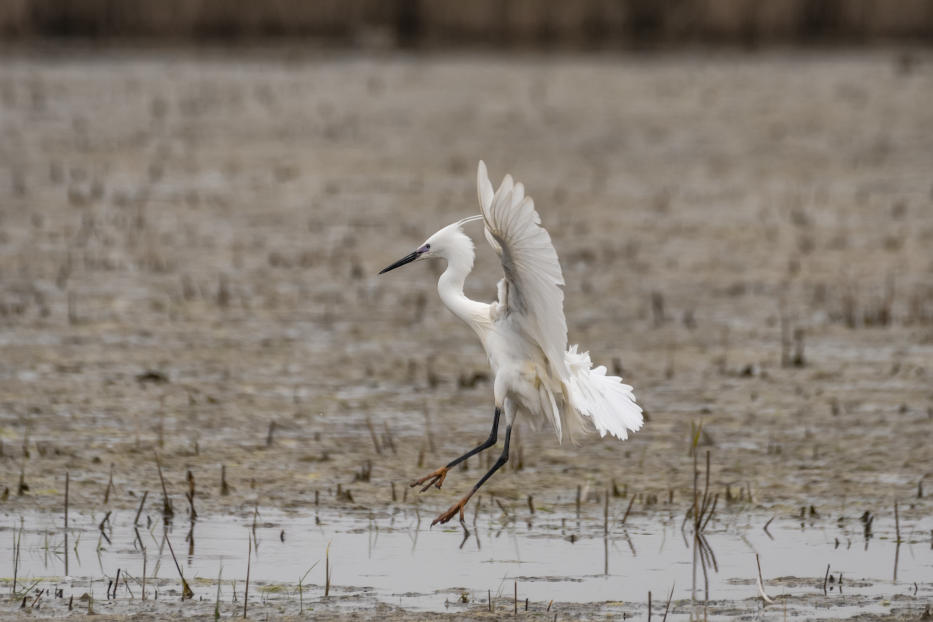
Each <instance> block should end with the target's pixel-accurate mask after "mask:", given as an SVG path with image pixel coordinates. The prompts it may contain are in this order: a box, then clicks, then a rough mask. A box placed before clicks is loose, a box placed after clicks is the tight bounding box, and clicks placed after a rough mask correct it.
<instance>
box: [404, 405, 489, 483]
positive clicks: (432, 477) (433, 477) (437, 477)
mask: <svg viewBox="0 0 933 622" xmlns="http://www.w3.org/2000/svg"><path fill="white" fill-rule="evenodd" d="M500 414H501V411H500V410H499V409H498V408H496V414H495V415H493V419H492V430H490V432H489V438H487V439H486V440H485V441H483V442H482V443H480V444H479V445H477V446H476V447H474V448H473V449H471V450H470V451H468V452H466V453H465V454H463V455H462V456H460V457H459V458H457V459H455V460H451V461H450V462H448V463H447V465H446V466H442V467H441V468H439V469H438V470H436V471H434V472H432V473H429V474H428V475H425V476H424V477H422V478H421V479H416V480H413V481H412V482H411V484H409V485H410V486H411V487H412V488H414V487H415V486H422V484H423V487H422V488H421V492H424V491H425V490H427V489H428V488H430V487H431V485H432V484H433V485H434V487H435V488H440V487H441V484H443V483H444V478H445V477H447V471H448V470H449V469H452V468H453V467H455V466H457V465H458V464H460V463H461V462H463V461H464V460H466V459H467V458H469V457H470V456H473V455H476V454H478V453H479V452H481V451H483V450H484V449H488V448H490V447H492V446H493V445H495V444H496V442H497V441H498V440H499V415H500ZM425 482H427V483H425Z"/></svg>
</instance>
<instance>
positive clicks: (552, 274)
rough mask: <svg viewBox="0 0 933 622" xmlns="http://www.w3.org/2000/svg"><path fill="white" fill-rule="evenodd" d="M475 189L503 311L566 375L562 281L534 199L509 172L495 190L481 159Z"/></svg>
mask: <svg viewBox="0 0 933 622" xmlns="http://www.w3.org/2000/svg"><path fill="white" fill-rule="evenodd" d="M477 193H478V195H479V203H480V210H481V211H482V215H483V220H484V222H485V224H486V229H485V235H486V239H487V240H488V241H489V244H490V245H491V246H492V247H493V249H495V251H496V253H498V255H499V259H500V260H501V262H502V269H503V271H504V272H505V280H506V287H507V291H508V298H507V300H500V303H501V304H507V308H506V312H507V313H508V314H509V315H511V316H512V317H513V320H514V321H515V322H517V324H518V325H519V326H520V328H521V329H522V330H523V331H524V332H525V333H527V335H528V336H529V337H530V338H531V339H533V340H534V341H535V342H537V344H538V346H539V347H540V348H541V350H542V351H543V352H544V354H545V356H546V357H547V359H548V363H549V365H550V368H551V373H552V375H553V376H554V377H555V378H558V379H560V380H564V379H566V378H567V367H566V362H565V353H566V351H567V321H566V319H565V318H564V292H563V290H562V289H561V286H563V284H564V277H563V273H562V272H561V268H560V261H558V259H557V251H556V250H554V245H553V244H552V243H551V236H550V235H549V234H548V232H547V230H546V229H544V227H542V226H541V217H540V216H539V215H538V212H537V211H535V206H534V201H533V200H532V199H531V197H526V196H525V188H524V186H523V185H522V184H521V183H514V182H513V181H512V177H511V176H510V175H506V176H505V179H503V180H502V184H501V185H500V186H499V189H498V190H496V191H493V186H492V183H491V182H490V181H489V176H488V174H487V172H486V165H485V164H484V163H483V162H482V161H480V163H479V168H478V170H477Z"/></svg>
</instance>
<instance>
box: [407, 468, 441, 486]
mask: <svg viewBox="0 0 933 622" xmlns="http://www.w3.org/2000/svg"><path fill="white" fill-rule="evenodd" d="M446 477H447V467H445V466H444V467H441V468H439V469H438V470H436V471H434V472H433V473H429V474H428V475H425V476H424V477H422V478H421V479H416V480H412V481H411V483H410V484H409V486H410V487H412V488H415V487H416V486H421V485H422V484H424V486H422V488H421V492H424V491H425V490H427V489H428V488H430V487H431V486H432V485H433V486H434V487H435V488H440V487H441V484H443V483H444V478H446ZM425 482H427V483H425Z"/></svg>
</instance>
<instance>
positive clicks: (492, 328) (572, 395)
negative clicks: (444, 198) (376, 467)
mask: <svg viewBox="0 0 933 622" xmlns="http://www.w3.org/2000/svg"><path fill="white" fill-rule="evenodd" d="M477 191H478V194H479V203H480V210H481V215H479V216H472V217H470V218H466V219H464V220H461V221H459V222H456V223H453V224H451V225H448V226H446V227H444V228H443V229H441V230H440V231H438V232H437V233H435V234H434V235H432V236H431V237H429V238H428V239H427V240H426V241H425V243H424V244H423V245H422V246H421V247H419V248H418V249H417V250H416V251H415V252H413V253H410V254H409V255H408V256H406V257H405V258H403V259H401V260H399V261H398V262H396V263H394V264H392V265H391V266H389V267H387V268H385V269H384V270H383V271H382V272H388V271H389V270H392V269H394V268H397V267H400V266H402V265H404V264H406V263H410V262H412V261H416V260H419V259H426V258H431V257H440V258H443V259H445V260H446V261H447V269H446V270H445V271H444V272H443V273H442V274H441V276H440V278H439V279H438V282H437V291H438V294H439V295H440V298H441V300H442V301H443V303H444V304H445V305H446V306H447V308H448V309H450V310H451V311H452V312H453V313H454V315H456V316H457V317H459V318H460V319H461V320H463V321H464V322H465V323H466V324H467V325H469V326H470V327H471V328H472V329H473V331H474V332H475V333H476V334H477V336H478V337H479V339H480V341H481V342H482V344H483V348H484V349H485V351H486V356H487V358H488V360H489V366H490V368H491V370H492V374H493V379H494V380H493V397H494V399H495V405H496V413H495V419H494V422H493V430H492V434H490V438H489V440H487V441H486V443H484V444H482V445H480V446H479V447H477V448H476V449H474V450H473V451H471V452H468V453H467V454H466V455H464V456H462V457H461V458H458V459H457V460H454V461H453V462H451V463H450V464H448V465H447V466H445V467H442V468H440V469H438V470H437V471H435V472H433V473H431V474H430V475H428V476H427V477H424V478H422V479H420V480H417V481H416V482H414V483H413V485H418V484H424V483H425V482H427V485H426V486H424V488H423V489H424V490H426V489H427V488H428V487H429V486H431V485H432V484H434V485H435V486H437V487H438V488H440V485H441V483H442V482H443V480H444V477H446V474H447V470H448V469H449V468H450V467H451V466H453V465H455V464H457V463H458V462H460V461H462V460H464V459H466V458H467V457H469V456H471V455H473V454H475V453H477V452H478V451H482V450H483V449H486V448H487V447H490V446H492V445H493V444H495V442H496V438H497V437H498V423H499V417H500V414H501V413H504V414H505V419H506V426H507V427H506V444H505V448H504V451H503V455H502V456H501V457H500V459H499V461H497V462H496V465H495V466H494V467H493V469H492V470H490V472H489V473H487V474H486V476H485V477H483V479H481V480H480V481H479V483H477V485H476V486H475V487H474V489H473V491H471V492H470V493H469V494H468V495H467V496H465V497H464V498H463V499H461V501H460V502H459V503H457V504H455V505H454V506H453V507H451V509H450V510H448V512H446V513H444V514H442V515H441V516H439V517H438V519H437V520H435V522H447V521H448V520H450V518H452V517H453V516H454V514H456V512H457V510H459V511H460V513H461V519H462V512H463V505H464V504H465V503H466V502H467V501H468V500H469V498H470V496H471V495H472V494H473V492H475V491H476V490H477V489H478V488H479V486H481V485H482V484H483V482H485V481H486V479H488V477H489V476H491V475H492V473H493V472H495V470H496V469H498V468H499V466H501V464H503V463H504V460H505V458H507V456H508V442H509V438H510V434H511V429H512V424H513V422H514V421H515V419H516V417H518V416H526V417H540V418H544V419H545V420H547V421H548V422H550V423H551V425H552V426H553V427H554V430H555V432H556V434H557V437H558V440H560V439H561V438H562V437H563V433H564V431H565V430H566V431H567V432H569V434H570V436H572V437H574V436H576V435H577V433H579V432H581V431H583V430H586V429H587V428H589V427H590V426H592V427H595V428H596V430H597V431H599V433H600V435H601V436H605V435H606V434H607V433H609V434H612V435H614V436H616V437H618V438H619V439H622V440H624V439H626V438H627V436H628V432H629V431H637V430H638V429H639V428H641V426H642V423H643V418H642V414H641V408H640V407H639V406H638V405H637V404H636V403H635V397H634V395H633V394H632V388H631V387H630V386H628V385H625V384H622V381H621V378H618V377H615V376H607V375H606V368H605V367H595V368H594V367H593V366H592V363H591V362H590V358H589V354H588V353H579V352H578V351H577V346H572V347H570V348H568V347H567V324H566V320H565V318H564V311H563V300H564V295H563V290H562V289H561V286H563V284H564V279H563V275H562V272H561V269H560V263H559V261H558V259H557V252H556V251H555V250H554V247H553V245H552V244H551V239H550V236H549V235H548V233H547V231H546V230H545V229H544V228H543V227H541V226H540V217H539V216H538V213H537V212H536V211H535V209H534V203H533V202H532V200H531V198H530V197H526V196H525V194H524V187H523V186H522V185H521V184H514V183H513V182H512V179H511V177H510V176H506V177H505V179H504V180H503V182H502V184H501V185H500V187H499V189H498V190H497V191H495V192H493V188H492V184H491V183H490V181H489V178H488V176H487V173H486V166H485V164H483V163H482V162H480V164H479V168H478V171H477ZM478 220H482V221H483V222H484V224H485V234H486V239H487V240H488V241H489V243H490V245H491V246H492V247H493V248H494V249H495V250H496V252H497V253H498V254H499V257H500V259H501V260H502V267H503V270H504V272H505V278H504V279H502V280H501V281H499V285H498V300H497V301H496V302H492V303H483V302H478V301H475V300H471V299H470V298H468V297H467V296H466V295H465V294H464V293H463V286H464V283H465V281H466V277H467V275H468V274H469V273H470V271H471V270H472V269H473V260H474V246H473V241H472V240H471V239H470V238H469V237H468V236H467V235H466V234H465V233H463V231H462V227H463V225H465V224H467V223H469V222H472V221H478Z"/></svg>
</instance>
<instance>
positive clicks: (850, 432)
mask: <svg viewBox="0 0 933 622" xmlns="http://www.w3.org/2000/svg"><path fill="white" fill-rule="evenodd" d="M930 101H933V55H930V54H929V53H927V52H903V51H901V50H893V49H879V50H873V51H870V52H864V51H862V52H841V51H834V52H808V53H793V52H767V53H760V54H754V55H744V54H739V53H725V52H724V53H703V54H687V53H678V54H658V55H646V56H616V55H607V56H574V55H560V54H555V55H527V56H525V55H519V56H498V55H482V54H480V55H441V54H437V55H427V56H409V55H403V54H397V55H387V56H385V57H373V56H359V55H356V54H352V53H338V52H297V51H294V50H267V51H261V52H250V53H245V52H242V51H229V50H203V49H199V50H182V51H179V50H139V49H133V50H106V51H92V50H88V49H83V48H82V49H65V50H54V51H49V50H43V51H36V50H22V49H7V50H5V51H4V52H3V58H2V62H0V130H2V135H3V137H4V138H3V140H2V141H0V348H2V350H0V352H2V356H0V438H2V457H0V487H2V488H3V501H2V504H0V510H2V512H4V513H5V514H7V515H10V516H15V515H16V514H17V513H18V512H25V511H32V510H39V511H44V512H61V511H62V510H63V496H64V482H65V474H66V472H67V473H69V476H70V505H71V507H72V508H74V509H76V510H94V509H100V508H104V507H106V508H108V509H114V510H121V511H122V510H133V509H134V508H136V507H137V506H138V504H139V501H140V496H141V495H142V494H143V493H144V492H145V491H148V495H149V496H148V503H149V505H148V511H149V512H151V513H153V514H154V515H157V514H158V509H159V508H160V507H161V503H162V502H161V496H162V494H161V488H160V483H159V476H158V472H157V469H156V454H158V456H159V458H160V460H161V462H162V465H163V471H164V476H165V485H166V487H167V490H168V492H169V494H170V496H171V497H172V499H173V502H174V506H175V510H176V512H177V513H178V515H183V514H184V512H185V511H186V509H185V508H186V506H187V501H185V499H184V492H185V491H186V490H187V489H188V483H187V482H186V473H187V472H188V471H190V472H191V473H192V475H193V478H194V481H195V484H196V497H195V504H196V508H197V511H198V512H200V513H202V514H234V513H238V514H242V515H248V514H249V513H250V512H251V511H252V508H254V506H256V505H257V504H258V505H259V506H261V507H265V508H275V509H277V510H284V511H290V512H296V513H306V512H310V511H311V510H312V508H314V507H315V504H318V507H325V508H329V509H333V508H345V509H347V510H351V509H354V510H358V509H362V508H365V509H371V510H375V511H382V510H386V509H387V508H389V507H395V506H399V505H411V504H412V503H415V502H417V503H419V504H420V507H421V509H420V511H421V512H424V513H425V514H433V513H436V512H439V511H441V510H443V509H445V508H446V507H447V505H449V504H450V503H451V502H453V501H454V500H455V499H456V498H457V495H458V494H459V493H460V492H461V491H463V490H464V489H466V488H467V487H468V486H469V485H471V484H472V482H473V481H474V480H475V479H476V478H478V477H479V475H480V467H481V466H483V465H485V464H486V462H484V461H476V460H471V461H470V462H469V466H468V469H467V470H466V471H465V472H461V471H458V472H456V473H452V474H451V476H450V477H448V479H447V482H446V484H445V486H444V489H443V491H432V492H430V493H425V494H424V495H421V496H420V498H418V500H417V501H415V495H413V494H410V493H406V492H403V491H404V489H405V483H406V482H407V481H408V480H409V479H411V478H413V477H416V476H420V475H423V474H425V473H426V472H427V471H429V470H432V469H433V468H435V467H436V466H438V465H439V464H441V463H443V462H446V461H447V460H449V459H450V458H451V457H453V456H455V455H458V454H459V453H461V452H462V451H463V450H465V449H466V448H468V447H469V446H471V445H472V444H474V443H475V442H478V441H479V440H481V439H482V438H484V437H485V435H486V434H487V431H488V427H489V424H490V421H491V415H492V396H491V386H490V383H489V381H488V378H487V375H486V373H487V371H486V370H487V367H486V361H485V356H484V354H483V352H482V349H481V347H480V345H479V343H478V342H477V340H476V338H475V336H474V335H473V334H472V332H471V331H470V330H469V329H467V328H466V327H465V326H463V325H461V324H460V323H459V320H457V319H456V318H454V317H453V316H452V315H451V314H450V313H449V312H448V311H447V310H446V309H445V308H444V307H443V305H442V304H441V303H440V301H439V300H438V298H437V296H436V294H435V291H434V287H435V285H434V281H435V278H436V276H437V274H438V273H439V271H440V266H431V265H427V264H417V265H414V266H410V267H408V268H407V269H405V270H400V271H397V272H393V273H392V274H390V275H384V276H381V277H379V276H377V275H376V273H377V272H378V270H379V269H380V268H382V267H383V266H384V265H386V264H388V263H390V262H392V261H394V260H395V259H397V258H398V257H401V256H402V255H404V254H406V253H408V252H410V250H412V249H413V248H415V247H416V246H417V245H418V244H420V243H421V242H422V241H423V239H424V238H426V237H427V236H428V235H429V234H430V233H432V232H433V231H434V230H436V229H438V228H440V227H441V226H443V225H445V224H447V223H449V222H451V221H453V220H455V219H458V218H461V217H463V216H467V215H470V214H472V213H475V212H476V211H477V207H476V194H475V166H476V162H477V160H478V159H480V158H483V159H485V161H486V162H487V164H488V166H489V168H490V173H491V175H492V177H493V178H494V179H495V180H498V178H499V177H501V176H502V175H503V174H504V173H506V172H511V173H512V174H513V175H515V176H516V177H518V178H519V179H520V180H522V181H524V182H525V184H526V187H527V189H528V191H529V193H530V194H531V195H532V196H533V197H534V198H535V199H536V204H537V206H538V210H539V212H540V213H541V216H542V219H543V222H544V225H545V226H546V227H547V228H548V229H549V231H550V233H551V236H552V238H553V241H554V244H555V246H556V248H557V250H558V253H559V254H560V257H561V262H562V265H563V268H564V274H565V278H566V281H567V286H566V288H565V291H566V303H565V311H566V315H567V320H568V327H569V333H570V342H571V343H580V344H582V345H583V346H584V347H585V348H589V349H590V350H591V352H592V355H593V358H594V359H595V360H597V361H601V362H604V363H605V364H607V365H608V366H609V367H610V368H611V369H616V370H621V372H622V373H623V375H624V376H625V379H626V381H627V382H630V383H631V384H633V385H634V386H635V388H636V394H637V396H638V398H639V401H640V402H641V403H642V404H643V406H644V407H645V409H646V411H647V413H648V415H649V421H648V424H647V425H646V427H645V428H644V430H643V431H641V432H639V433H638V434H636V435H634V436H633V437H632V438H631V439H630V440H629V441H627V442H626V443H624V444H620V443H619V442H617V441H613V440H608V439H605V440H600V439H598V438H590V439H586V440H584V442H583V443H582V444H580V445H579V446H576V447H574V446H572V445H568V444H566V443H565V444H564V445H563V446H561V445H558V444H557V443H556V441H555V438H554V435H553V433H551V432H550V431H549V430H547V429H543V430H537V431H535V430H532V429H531V428H530V427H529V426H527V425H523V426H522V427H521V428H520V431H519V432H518V439H517V443H515V447H517V451H515V452H514V454H515V458H514V460H513V463H512V468H511V469H510V470H509V471H507V472H503V473H501V474H500V475H498V476H496V477H495V478H494V479H492V480H491V481H490V483H489V484H488V486H487V488H486V490H485V492H486V496H487V497H488V495H490V494H491V495H494V496H495V498H496V499H498V500H499V501H501V502H502V504H503V505H504V506H505V507H507V508H512V511H513V512H519V511H521V508H523V507H525V506H526V504H527V496H528V495H529V494H531V495H533V497H534V501H535V503H537V504H539V505H546V506H548V507H552V508H554V509H555V511H566V512H574V511H575V503H576V497H577V494H578V492H577V490H578V486H579V487H580V493H579V494H580V496H581V499H582V504H583V505H584V506H585V507H584V511H588V512H593V513H597V514H598V513H599V512H601V508H602V502H601V501H600V499H601V496H602V495H603V494H604V491H605V490H607V489H612V488H613V486H615V489H616V491H617V494H618V497H613V504H614V507H615V505H619V506H620V507H621V508H622V509H623V510H624V508H625V506H627V505H628V500H629V499H630V498H631V497H630V496H631V495H636V497H635V499H636V501H635V502H634V504H633V505H632V508H631V512H632V513H633V515H639V514H646V515H651V513H655V512H657V513H662V512H663V513H670V511H671V510H672V508H673V509H675V510H676V512H678V513H680V514H682V513H683V511H684V510H685V509H686V508H687V507H688V505H689V503H690V501H689V499H690V494H691V493H690V491H691V486H692V478H691V465H692V458H690V457H689V455H688V454H689V445H690V435H691V426H692V425H693V424H695V423H700V422H702V425H703V430H704V432H703V434H702V438H701V447H700V450H701V456H703V455H705V454H703V453H702V452H703V451H704V450H707V449H708V450H709V451H710V454H711V464H712V470H711V484H710V486H711V489H712V490H714V491H716V492H719V493H721V499H720V504H721V505H720V511H721V512H728V511H730V509H729V508H730V507H732V504H730V503H728V502H727V501H726V498H727V497H729V498H732V497H735V498H736V504H741V507H742V508H743V511H755V512H760V513H762V515H774V514H785V515H787V514H795V513H798V512H799V511H800V508H801V507H806V508H809V507H810V506H813V507H814V509H815V510H816V511H817V512H819V513H821V514H824V515H826V516H829V515H833V516H835V514H836V513H839V514H848V515H852V516H855V515H858V514H861V513H862V512H863V511H865V510H869V511H871V512H872V513H874V514H875V515H885V516H886V515H889V514H891V513H893V505H894V502H895V501H899V503H900V507H901V519H902V520H912V519H916V518H918V517H922V516H926V515H928V514H929V512H930V502H929V501H928V498H929V495H928V494H924V491H923V490H922V489H923V487H924V485H925V486H926V488H927V490H928V491H929V490H933V481H931V473H933V442H931V438H933V389H931V378H933V251H931V250H930V249H931V247H933V177H931V174H930V172H931V171H933V106H930V104H929V102H930ZM471 233H472V234H473V235H474V237H475V239H476V241H477V250H478V254H479V258H478V261H477V269H476V271H475V272H474V274H473V276H472V277H471V279H470V280H469V281H468V286H467V291H468V294H471V295H472V296H473V297H476V298H480V299H487V300H488V299H491V298H492V297H493V296H494V294H495V283H496V281H497V280H498V278H500V271H499V268H498V266H497V265H496V264H495V259H494V255H493V253H492V252H491V250H490V249H489V248H488V247H487V246H486V244H485V241H484V240H483V239H482V236H481V235H479V230H478V229H477V230H473V231H471ZM374 439H375V440H374ZM222 467H225V468H226V478H227V482H228V483H229V488H230V494H229V495H222V494H221V484H220V474H221V468H222ZM370 468H371V471H370ZM111 473H112V489H111V491H110V492H109V493H107V488H108V481H109V479H110V476H111ZM21 484H22V486H21ZM920 494H923V495H924V496H922V497H920V496H919V495H920ZM105 495H106V501H105ZM393 496H394V499H393ZM749 497H750V503H749ZM735 507H739V505H736V506H735ZM613 511H614V512H615V511H618V510H616V509H614V510H613ZM619 513H621V511H619ZM4 572H5V571H4ZM913 606H917V605H916V603H915V604H914V605H913ZM581 607H583V608H582V609H581V610H580V615H583V616H587V615H601V614H600V610H599V605H597V604H594V605H593V607H594V609H592V610H587V609H586V608H585V606H581ZM738 607H739V610H742V608H743V606H742V605H741V604H739V605H738ZM752 610H753V606H752ZM366 611H368V610H366ZM911 611H913V610H911ZM163 613H164V612H163ZM370 613H372V612H370ZM381 613H383V612H380V615H381ZM461 613H462V612H461ZM914 613H916V612H914ZM345 614H346V613H345V609H342V608H341V609H339V610H337V611H335V612H334V615H345ZM474 614H475V615H477V616H481V615H483V614H482V606H479V605H477V608H476V610H475V611H474ZM153 615H159V614H158V613H155V614H153ZM346 615H350V614H346ZM366 615H368V614H366ZM392 615H397V616H398V617H403V618H404V617H406V616H408V615H411V616H420V615H421V614H407V613H406V612H404V611H394V612H393V614H392ZM892 615H894V614H892ZM897 615H900V614H897ZM911 615H913V614H911Z"/></svg>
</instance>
